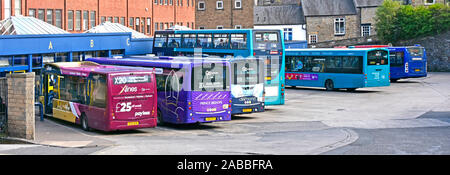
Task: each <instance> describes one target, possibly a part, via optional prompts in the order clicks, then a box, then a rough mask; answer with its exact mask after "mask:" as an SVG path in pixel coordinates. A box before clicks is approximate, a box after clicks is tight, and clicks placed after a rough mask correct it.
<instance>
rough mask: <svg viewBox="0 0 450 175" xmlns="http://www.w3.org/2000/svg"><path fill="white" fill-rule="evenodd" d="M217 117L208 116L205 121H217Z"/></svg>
mask: <svg viewBox="0 0 450 175" xmlns="http://www.w3.org/2000/svg"><path fill="white" fill-rule="evenodd" d="M216 120H217V118H216V117H206V118H205V121H216Z"/></svg>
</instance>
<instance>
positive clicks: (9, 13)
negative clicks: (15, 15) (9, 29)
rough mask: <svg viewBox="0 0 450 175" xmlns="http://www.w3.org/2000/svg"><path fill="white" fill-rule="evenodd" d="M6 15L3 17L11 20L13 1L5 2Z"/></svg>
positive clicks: (7, 0)
mask: <svg viewBox="0 0 450 175" xmlns="http://www.w3.org/2000/svg"><path fill="white" fill-rule="evenodd" d="M4 13H5V14H4V15H3V17H4V18H5V19H6V18H9V17H10V16H11V1H9V0H6V1H5V2H4Z"/></svg>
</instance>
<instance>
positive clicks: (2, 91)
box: [0, 78, 8, 133]
mask: <svg viewBox="0 0 450 175" xmlns="http://www.w3.org/2000/svg"><path fill="white" fill-rule="evenodd" d="M6 83H7V79H6V78H0V133H5V132H6V127H7V126H8V123H7V122H8V116H7V114H8V113H7V102H8V86H7V84H6Z"/></svg>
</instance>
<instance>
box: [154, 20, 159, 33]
mask: <svg viewBox="0 0 450 175" xmlns="http://www.w3.org/2000/svg"><path fill="white" fill-rule="evenodd" d="M157 30H159V28H158V23H157V22H155V31H157Z"/></svg>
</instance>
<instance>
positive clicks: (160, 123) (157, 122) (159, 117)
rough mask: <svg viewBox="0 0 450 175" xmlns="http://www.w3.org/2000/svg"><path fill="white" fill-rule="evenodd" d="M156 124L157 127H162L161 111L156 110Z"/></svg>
mask: <svg viewBox="0 0 450 175" xmlns="http://www.w3.org/2000/svg"><path fill="white" fill-rule="evenodd" d="M156 124H157V125H164V120H163V116H162V113H161V111H159V110H158V113H157V119H156Z"/></svg>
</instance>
